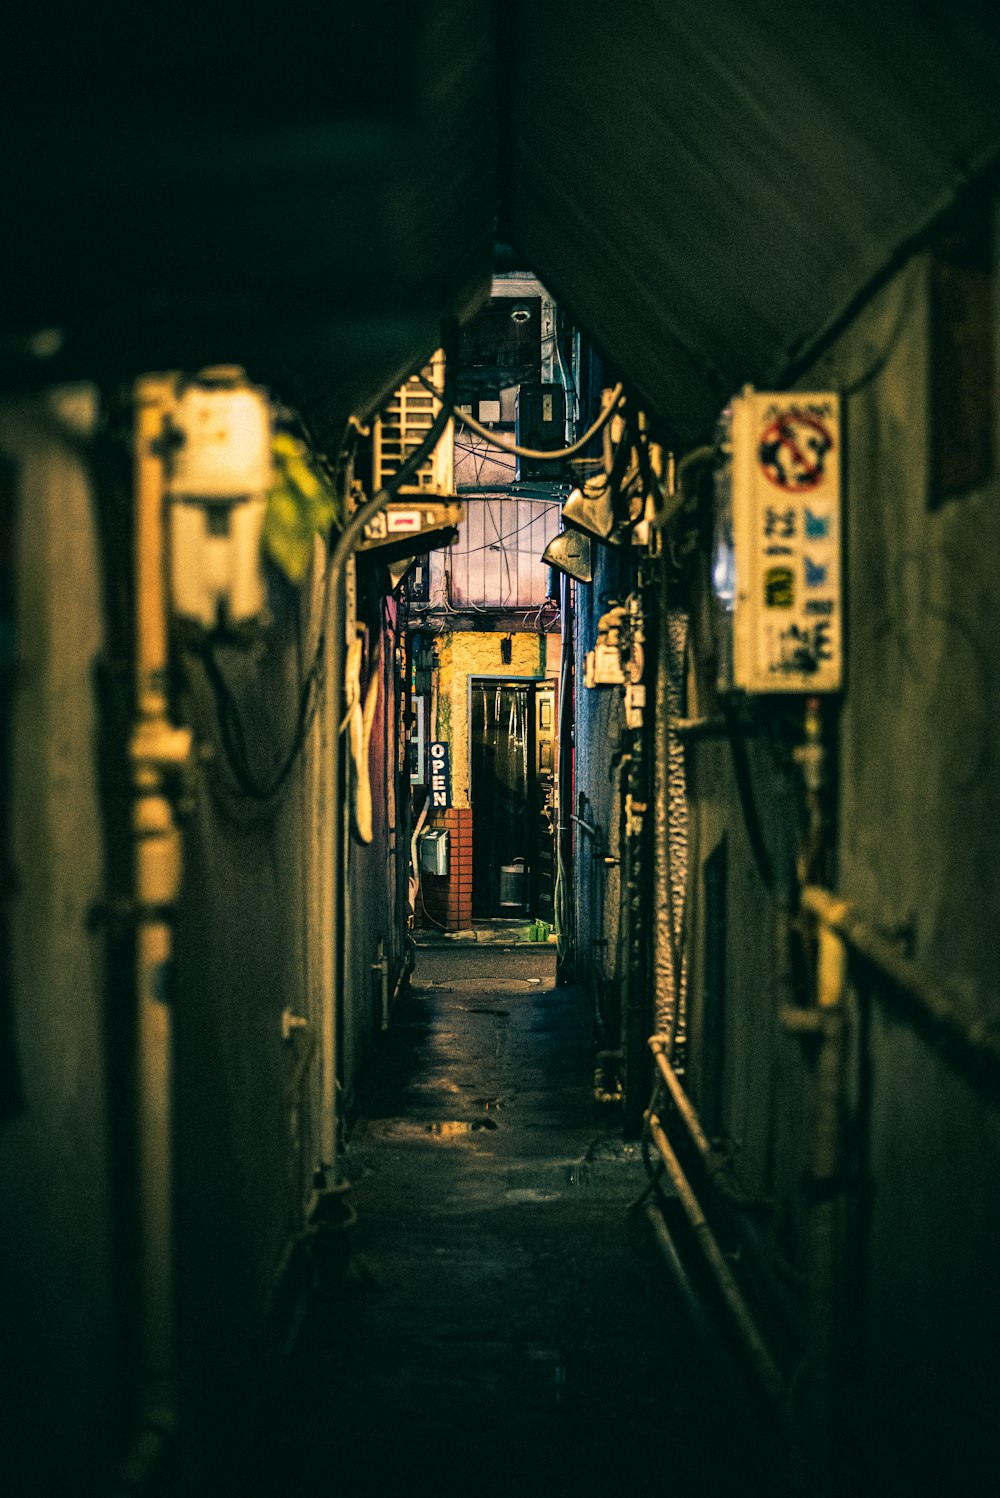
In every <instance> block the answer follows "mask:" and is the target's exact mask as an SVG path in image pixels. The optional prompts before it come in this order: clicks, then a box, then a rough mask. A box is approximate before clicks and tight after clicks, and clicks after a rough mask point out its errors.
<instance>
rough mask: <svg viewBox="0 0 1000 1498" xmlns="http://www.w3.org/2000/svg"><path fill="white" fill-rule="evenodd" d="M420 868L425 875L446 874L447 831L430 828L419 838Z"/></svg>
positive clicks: (441, 828)
mask: <svg viewBox="0 0 1000 1498" xmlns="http://www.w3.org/2000/svg"><path fill="white" fill-rule="evenodd" d="M420 867H421V869H422V870H423V872H424V873H425V874H437V875H439V876H444V875H447V873H448V829H447V827H430V828H428V830H427V831H426V832H424V833H422V834H421V837H420Z"/></svg>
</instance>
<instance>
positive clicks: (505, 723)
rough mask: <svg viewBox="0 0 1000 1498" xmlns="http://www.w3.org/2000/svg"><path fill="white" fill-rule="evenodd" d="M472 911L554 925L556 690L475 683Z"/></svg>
mask: <svg viewBox="0 0 1000 1498" xmlns="http://www.w3.org/2000/svg"><path fill="white" fill-rule="evenodd" d="M469 694H470V702H469V740H470V743H469V757H470V788H471V799H472V827H473V832H472V847H473V864H472V913H473V916H474V917H476V918H478V919H480V920H491V919H496V918H498V917H503V916H510V917H517V916H522V915H523V916H536V917H538V918H540V919H541V920H546V921H551V920H552V919H553V909H554V905H553V877H554V867H555V862H554V852H555V847H554V836H555V822H556V814H555V797H556V779H555V775H556V764H555V759H556V741H555V684H554V683H553V682H551V681H535V680H525V679H518V678H516V677H491V676H475V677H471V678H470V680H469Z"/></svg>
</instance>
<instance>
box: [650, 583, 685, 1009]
mask: <svg viewBox="0 0 1000 1498" xmlns="http://www.w3.org/2000/svg"><path fill="white" fill-rule="evenodd" d="M657 584H658V586H657V589H656V632H657V640H656V673H655V677H654V683H653V722H652V734H653V776H652V779H653V839H652V841H653V953H652V956H653V1014H654V1016H655V1023H656V1025H657V1026H658V1028H660V1029H661V1030H663V1031H664V1033H666V1034H668V1035H670V1034H672V1033H673V1031H674V1027H675V1022H676V1018H677V1015H676V1005H677V998H678V996H679V992H680V974H679V973H677V972H675V964H674V955H675V951H676V935H675V931H674V901H673V891H672V889H671V885H670V752H669V749H670V745H669V735H670V624H669V619H668V615H667V601H666V561H665V559H664V558H661V559H660V564H659V567H658V570H657Z"/></svg>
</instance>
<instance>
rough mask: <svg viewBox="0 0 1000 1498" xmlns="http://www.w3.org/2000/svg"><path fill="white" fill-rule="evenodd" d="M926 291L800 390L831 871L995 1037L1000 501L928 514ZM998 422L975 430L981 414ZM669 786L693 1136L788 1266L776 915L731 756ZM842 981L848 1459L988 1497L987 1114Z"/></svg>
mask: <svg viewBox="0 0 1000 1498" xmlns="http://www.w3.org/2000/svg"><path fill="white" fill-rule="evenodd" d="M930 274H931V258H930V256H929V255H922V256H919V257H917V258H915V259H914V260H912V261H911V262H910V263H909V264H908V265H907V266H906V267H905V268H904V269H903V270H902V271H901V272H900V273H899V274H898V275H897V276H896V277H895V278H894V279H893V280H892V281H891V282H890V283H889V284H888V285H887V286H885V288H884V289H883V290H882V291H881V292H880V293H879V295H878V296H877V297H876V298H875V299H874V301H873V302H872V303H871V304H870V305H869V306H868V307H867V308H866V310H865V311H864V312H863V313H862V314H861V315H860V316H859V317H858V318H857V320H856V321H855V322H854V323H853V324H852V326H851V327H850V328H849V329H848V330H847V331H846V332H845V333H844V334H843V335H842V336H841V337H840V338H839V339H838V341H837V342H836V343H835V345H834V346H833V347H832V348H831V350H830V351H829V353H828V355H827V356H825V357H824V359H823V360H822V361H821V362H820V363H819V364H818V365H817V366H816V367H815V368H814V369H812V370H810V371H808V372H807V373H806V374H805V375H804V376H803V378H802V382H801V388H808V389H825V388H832V389H840V390H842V391H844V392H845V394H844V431H845V451H846V470H845V475H844V489H845V517H846V534H847V538H848V541H847V547H848V549H847V557H846V566H847V584H848V598H849V617H848V634H847V684H846V690H845V693H844V695H843V703H842V710H841V712H840V716H839V733H838V734H837V735H836V741H837V743H838V745H839V747H838V749H837V754H836V765H835V769H836V773H837V778H838V782H839V818H838V823H837V826H836V828H835V858H834V864H835V867H834V868H833V869H831V870H830V873H829V877H830V879H831V882H832V883H834V885H835V887H836V889H837V891H838V892H839V893H840V894H842V895H843V896H845V897H846V898H847V899H849V900H852V901H856V902H857V904H858V906H859V908H860V909H861V910H862V911H863V912H864V913H865V914H867V915H868V916H869V917H870V918H871V919H872V920H873V921H874V922H876V923H877V924H878V925H880V926H881V927H884V928H885V929H887V930H889V931H898V932H901V933H905V937H904V936H901V938H900V939H901V940H905V941H906V942H907V943H908V950H909V953H910V955H912V956H913V957H914V959H915V960H916V961H917V962H918V963H919V964H920V966H921V967H922V968H924V969H926V970H927V971H928V972H929V973H931V974H936V975H939V976H940V977H942V978H946V979H947V980H948V982H949V983H951V984H952V985H954V986H955V987H956V988H957V989H958V990H959V992H960V993H961V994H964V995H965V997H966V1001H967V1006H968V1012H969V1013H970V1014H971V1015H972V1016H975V1017H978V1018H979V1020H980V1021H981V1022H982V1023H983V1024H986V1025H992V1024H995V1023H996V1022H997V1019H998V1018H1000V992H998V987H997V975H998V973H1000V884H998V863H1000V861H998V858H997V847H996V828H997V826H998V821H1000V776H998V773H997V762H996V745H997V743H998V742H1000V685H998V684H1000V631H998V629H997V620H998V613H1000V588H998V584H997V570H996V569H997V558H998V557H1000V484H998V481H997V477H996V474H995V473H994V477H993V478H992V479H991V480H990V481H989V483H988V484H985V485H984V486H983V487H982V488H980V489H973V490H971V491H969V492H966V493H963V494H960V495H957V496H955V497H953V498H950V499H948V500H946V501H945V502H944V503H942V504H940V505H939V506H936V507H935V506H933V505H932V504H931V502H930V500H931V488H930V443H931V440H932V435H933V433H934V423H935V419H936V412H935V406H934V402H933V397H932V384H931V326H930V310H929V309H930V292H929V286H930V280H929V278H930ZM994 317H995V312H994ZM994 367H996V365H995V366H994ZM987 396H988V397H989V392H987ZM992 408H993V416H994V419H995V417H996V402H995V396H994V398H993V403H992ZM938 435H940V434H938ZM696 633H697V631H696ZM706 700H707V699H706ZM704 705H705V703H704V702H703V703H702V704H701V706H704ZM707 705H708V706H709V707H710V706H711V703H710V702H708V703H707ZM748 753H749V761H750V773H751V781H752V784H753V787H754V794H755V797H756V801H757V806H758V812H759V816H760V821H761V824H762V828H763V831H764V835H765V841H766V843H767V845H768V850H769V852H770V854H771V858H772V862H773V863H774V864H775V865H776V866H777V867H781V866H783V865H784V866H787V861H788V856H789V851H790V850H789V847H788V829H789V828H790V827H792V826H794V821H795V816H796V812H795V799H794V797H795V793H794V776H791V775H789V774H788V773H786V772H783V771H782V770H781V769H780V768H779V766H778V765H777V763H776V760H775V756H774V754H773V752H772V749H771V748H770V747H769V746H768V745H767V743H766V741H764V740H762V739H757V740H754V741H751V742H750V744H749V747H748ZM688 773H689V786H688V789H689V797H690V804H691V836H692V848H693V856H694V858H695V860H696V869H697V870H698V874H697V877H696V880H695V883H694V901H693V908H692V909H691V910H690V911H689V921H690V929H691V931H692V938H693V945H692V953H693V966H692V973H691V984H692V1033H691V1044H690V1051H689V1076H688V1080H689V1085H690V1089H691V1091H692V1093H693V1095H694V1097H695V1098H696V1100H697V1101H698V1103H699V1106H700V1107H701V1108H702V1109H703V1111H704V1112H705V1114H706V1119H707V1120H709V1115H711V1117H710V1120H709V1121H710V1131H711V1132H718V1133H720V1134H722V1135H723V1136H724V1137H725V1138H727V1139H729V1140H731V1141H733V1143H734V1144H735V1145H736V1146H737V1147H738V1155H737V1170H738V1174H739V1176H740V1178H741V1180H742V1181H743V1182H744V1184H745V1185H746V1186H747V1188H748V1189H749V1190H750V1191H751V1193H753V1194H760V1195H763V1196H767V1197H770V1198H772V1199H773V1201H774V1203H775V1216H774V1220H773V1223H772V1225H771V1228H770V1229H769V1231H768V1239H769V1242H768V1253H769V1255H770V1258H771V1262H772V1263H776V1262H778V1260H779V1256H780V1258H781V1259H782V1260H783V1261H786V1262H787V1261H791V1264H792V1266H793V1269H794V1267H795V1266H797V1267H798V1271H799V1272H808V1268H809V1259H808V1254H807V1252H806V1245H805V1237H804V1228H805V1219H806V1215H807V1208H806V1204H805V1201H804V1197H803V1193H802V1190H801V1175H802V1172H803V1169H804V1168H805V1166H806V1163H807V1149H808V1137H809V1127H810V1104H811V1069H810V1067H809V1065H808V1064H807V1060H806V1059H805V1058H804V1056H803V1052H802V1049H801V1047H800V1043H799V1042H797V1041H795V1040H792V1039H790V1038H788V1037H786V1036H784V1035H783V1034H782V1033H781V1032H780V1031H779V1028H778V1025H777V1020H776V987H775V959H774V952H775V934H774V933H775V913H774V904H773V902H772V901H771V899H770V898H769V897H768V896H767V894H766V893H765V891H764V889H763V886H762V884H761V880H760V878H759V876H758V872H757V870H756V868H755V865H754V860H753V857H752V855H751V851H750V846H749V843H748V840H747V835H746V829H745V826H744V822H743V818H742V815H741V812H740V807H739V799H738V796H737V793H736V787H735V782H734V776H733V767H732V758H731V755H730V752H729V747H728V745H726V744H725V743H720V742H704V743H699V744H697V745H692V746H691V747H690V748H689V750H688ZM723 848H724V850H725V853H724V869H725V874H724V879H725V887H724V904H725V921H726V927H727V940H726V944H725V951H724V953H721V954H720V953H719V952H718V951H716V956H717V957H719V958H720V960H721V961H722V963H723V966H724V971H725V981H724V988H723V994H724V997H723V999H722V1001H721V1006H720V1002H719V999H718V996H717V995H716V996H715V997H713V994H712V993H711V992H710V987H711V985H710V983H709V976H708V972H707V969H706V963H707V961H708V960H709V958H710V956H711V951H710V947H711V940H710V939H707V938H706V929H705V881H704V867H705V861H706V859H708V858H709V857H710V856H712V855H713V854H714V855H715V856H716V857H717V858H718V857H719V856H720V855H719V850H720V849H723ZM716 940H718V937H717V936H716ZM706 942H708V944H707V945H706ZM852 981H853V1005H854V1009H853V1026H852V1034H853V1045H854V1055H853V1062H852V1068H851V1084H850V1093H851V1096H850V1108H849V1112H850V1117H849V1121H848V1129H849V1134H848V1137H849V1139H850V1141H851V1159H850V1161H849V1171H850V1190H849V1193H848V1202H849V1207H848V1211H847V1215H846V1220H845V1239H844V1260H843V1270H844V1275H845V1278H844V1281H843V1303H842V1306H841V1308H840V1319H839V1324H840V1326H841V1329H842V1331H843V1332H844V1336H845V1343H846V1353H847V1356H848V1366H847V1371H846V1374H845V1381H844V1393H845V1398H844V1412H845V1415H846V1418H847V1420H848V1426H847V1430H848V1432H849V1434H848V1435H847V1436H845V1437H844V1440H845V1442H847V1443H849V1444H852V1443H855V1442H860V1443H861V1446H862V1447H863V1446H864V1445H865V1444H866V1443H867V1444H868V1445H869V1446H870V1447H871V1449H872V1450H871V1458H872V1460H873V1461H874V1463H875V1466H876V1468H877V1470H879V1472H880V1473H881V1475H882V1478H883V1480H884V1481H885V1482H886V1483H889V1484H890V1485H891V1490H892V1491H898V1490H906V1489H907V1485H909V1490H910V1491H932V1490H934V1491H943V1490H944V1489H943V1488H942V1487H941V1486H940V1484H941V1483H944V1484H946V1485H947V1486H952V1485H953V1486H954V1487H955V1488H956V1490H957V1488H958V1487H961V1488H962V1489H963V1490H964V1491H975V1492H981V1491H986V1488H985V1487H983V1486H981V1485H980V1483H981V1475H982V1471H983V1466H982V1464H983V1460H984V1456H986V1455H989V1459H990V1462H991V1463H992V1461H993V1458H992V1455H991V1454H990V1452H989V1448H990V1447H991V1445H992V1442H991V1440H990V1439H988V1437H989V1432H990V1430H991V1421H992V1410H991V1406H992V1394H993V1393H995V1347H996V1337H997V1334H998V1331H1000V1276H998V1275H997V1273H996V1264H995V1256H996V1243H997V1241H998V1235H1000V1197H998V1194H997V1191H996V1181H997V1178H998V1171H1000V1118H998V1112H997V1104H996V1099H995V1098H987V1096H986V1095H985V1094H984V1093H983V1092H982V1091H979V1090H977V1088H976V1087H975V1086H974V1085H973V1084H972V1083H970V1082H969V1081H968V1080H966V1079H965V1078H964V1076H962V1075H960V1074H959V1072H958V1071H957V1070H956V1069H955V1068H954V1067H953V1066H951V1065H950V1064H949V1063H948V1062H947V1061H946V1059H945V1058H944V1056H943V1055H942V1054H940V1052H939V1050H938V1049H937V1048H936V1047H935V1045H934V1044H933V1042H932V1041H930V1040H929V1039H928V1037H926V1036H919V1035H917V1034H916V1033H915V1032H914V1031H913V1030H912V1029H911V1028H910V1026H909V1025H907V1024H905V1023H903V1022H902V1020H901V1017H900V1015H899V1013H898V1012H897V1011H896V1010H894V1008H893V1007H892V1005H891V1002H890V1001H891V993H890V992H889V990H887V989H886V988H885V986H884V985H880V984H879V982H878V980H877V979H875V978H874V977H873V976H872V975H871V974H864V973H863V972H862V971H861V970H860V969H858V970H856V971H854V972H853V977H852ZM845 1449H846V1447H845ZM993 1470H994V1475H993V1481H994V1482H995V1480H996V1472H995V1466H994V1469H993ZM914 1484H915V1486H914Z"/></svg>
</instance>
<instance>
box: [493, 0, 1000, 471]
mask: <svg viewBox="0 0 1000 1498" xmlns="http://www.w3.org/2000/svg"><path fill="white" fill-rule="evenodd" d="M516 38H517V40H516V44H515V46H514V48H513V55H514V57H515V62H514V68H513V77H512V80H511V86H510V98H511V127H510V128H511V148H510V156H511V160H510V168H509V179H508V192H509V204H508V224H507V228H508V230H509V233H510V235H511V237H512V239H513V241H514V243H515V244H516V245H517V246H518V247H519V248H520V249H521V251H522V254H523V256H524V258H526V259H527V260H528V261H529V262H530V264H531V265H532V267H533V268H534V269H535V270H536V271H537V272H538V274H539V275H540V276H541V277H542V279H543V280H544V281H545V282H546V284H547V285H549V286H550V288H551V290H552V291H553V293H554V294H555V295H556V296H557V297H558V298H559V299H560V300H561V301H562V302H563V303H564V304H565V305H566V307H567V308H568V309H569V310H570V311H571V313H572V315H573V316H574V317H576V318H577V319H579V320H580V321H581V322H582V323H583V324H584V325H585V326H586V327H587V329H588V330H589V332H590V333H591V335H592V336H593V337H594V339H595V341H596V342H597V344H598V345H599V346H600V348H601V349H602V350H603V352H604V354H605V355H606V357H607V358H608V359H609V360H611V361H612V363H613V364H614V365H615V366H616V367H617V368H618V369H619V370H620V371H621V372H622V373H624V374H625V375H626V376H627V377H628V378H629V379H630V380H631V381H632V382H633V384H634V385H635V386H637V387H638V389H639V390H640V392H641V394H642V396H643V398H644V400H645V401H646V402H647V403H648V405H649V406H650V408H651V409H652V410H654V411H655V412H656V413H657V415H658V417H659V419H660V421H661V423H662V424H663V426H664V427H665V429H666V433H667V435H668V436H669V438H670V440H671V441H672V442H674V443H676V444H677V445H678V446H679V447H684V446H686V445H690V444H693V443H694V442H696V441H698V440H700V439H702V438H703V437H704V436H705V435H707V434H708V433H709V432H710V431H711V428H712V424H713V421H714V419H715V417H716V416H717V414H718V412H719V410H720V409H721V407H722V406H723V405H724V403H725V402H726V401H727V400H728V399H729V397H730V396H731V395H732V394H733V393H734V392H735V391H736V390H738V389H739V388H740V387H741V386H742V385H743V384H744V383H746V382H747V381H751V382H754V383H756V384H758V385H759V386H761V387H763V388H766V387H767V386H768V385H772V384H776V383H780V382H783V381H784V380H785V379H787V377H788V376H789V374H790V372H793V371H794V370H795V369H796V367H797V366H798V365H800V364H801V363H802V362H803V360H804V359H806V358H807V357H808V355H809V351H810V349H811V348H812V347H813V346H815V345H817V344H818V343H819V342H820V341H821V340H822V339H823V338H824V336H825V335H827V334H828V333H829V332H831V330H833V329H834V328H835V327H836V326H837V324H838V321H839V320H840V319H841V318H842V317H843V316H844V315H845V314H846V313H848V312H849V310H850V309H851V308H853V307H855V306H856V305H857V304H858V301H859V299H861V298H863V296H864V294H865V292H866V290H867V289H869V288H873V287H874V286H875V284H876V283H877V282H878V280H879V278H880V277H881V276H882V275H884V273H885V272H886V269H887V268H888V267H890V266H891V265H893V264H894V263H896V262H898V261H899V259H901V258H902V257H903V256H904V255H905V254H906V252H907V251H908V249H910V248H912V246H913V245H915V244H916V243H918V242H919V241H920V238H921V236H922V235H924V234H925V232H926V231H927V230H928V228H929V226H931V225H932V224H933V223H934V221H935V220H936V219H937V218H938V217H939V216H940V215H941V214H942V213H943V212H945V211H946V210H947V209H948V207H949V206H950V205H951V204H952V203H953V202H954V201H955V199H956V198H957V197H958V196H960V195H961V194H962V193H963V192H964V191H966V190H967V188H968V185H969V184H970V183H972V182H975V181H976V180H977V179H978V178H980V177H981V176H982V174H983V172H984V171H985V170H987V169H988V168H990V167H991V166H992V165H993V163H994V162H995V161H996V158H997V153H998V148H1000V107H998V103H997V100H998V96H1000V12H998V9H997V7H996V5H995V4H980V3H975V0H969V3H967V0H961V3H957V4H956V3H950V4H948V3H918V4H901V3H898V0H865V3H858V0H842V3H837V4H832V5H822V6H820V5H807V4H802V3H801V0H617V3H616V4H614V5H613V6H603V7H597V6H586V7H581V6H580V5H579V3H578V0H546V3H545V4H543V5H535V4H532V3H531V0H520V5H519V11H518V18H517V22H516Z"/></svg>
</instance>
